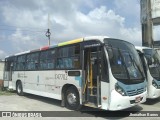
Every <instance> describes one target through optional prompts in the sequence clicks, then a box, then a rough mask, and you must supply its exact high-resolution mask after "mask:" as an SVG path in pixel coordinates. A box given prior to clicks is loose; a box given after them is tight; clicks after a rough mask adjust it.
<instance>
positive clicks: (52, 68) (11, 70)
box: [5, 36, 147, 110]
mask: <svg viewBox="0 0 160 120" xmlns="http://www.w3.org/2000/svg"><path fill="white" fill-rule="evenodd" d="M5 79H6V80H10V81H11V82H12V85H13V89H14V90H16V91H17V93H18V95H23V93H31V94H35V95H40V96H45V97H49V98H54V99H58V100H62V106H66V107H67V108H69V109H73V110H76V109H79V108H80V106H82V105H85V106H90V107H94V108H99V109H104V110H121V109H125V108H129V107H132V106H134V105H137V104H139V103H143V102H145V101H146V95H147V91H146V85H147V84H146V80H145V77H144V73H143V67H142V66H141V62H140V58H139V56H138V53H137V51H136V49H135V47H134V45H132V44H131V43H129V42H126V41H123V40H118V39H113V38H109V37H105V36H92V37H85V38H80V39H76V40H71V41H67V42H63V43H60V44H58V45H56V46H48V47H43V48H41V49H37V50H32V51H26V52H23V53H19V54H15V55H13V56H9V57H6V59H5Z"/></svg>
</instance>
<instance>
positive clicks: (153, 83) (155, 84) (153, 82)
mask: <svg viewBox="0 0 160 120" xmlns="http://www.w3.org/2000/svg"><path fill="white" fill-rule="evenodd" d="M152 85H153V86H154V87H155V88H156V89H158V85H157V83H156V82H155V81H154V80H152Z"/></svg>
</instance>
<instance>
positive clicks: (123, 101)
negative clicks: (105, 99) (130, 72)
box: [109, 90, 147, 111]
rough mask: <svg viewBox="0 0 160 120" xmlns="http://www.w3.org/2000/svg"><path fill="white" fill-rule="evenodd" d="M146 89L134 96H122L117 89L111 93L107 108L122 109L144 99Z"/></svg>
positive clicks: (142, 101)
mask: <svg viewBox="0 0 160 120" xmlns="http://www.w3.org/2000/svg"><path fill="white" fill-rule="evenodd" d="M146 96H147V91H145V92H143V93H141V94H139V95H135V96H122V95H120V94H119V93H118V92H117V91H115V90H113V91H112V93H111V99H110V106H109V110H113V111H114V110H123V109H126V108H130V107H133V106H135V105H137V104H139V103H144V102H145V101H146Z"/></svg>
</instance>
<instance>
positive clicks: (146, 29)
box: [141, 0, 154, 48]
mask: <svg viewBox="0 0 160 120" xmlns="http://www.w3.org/2000/svg"><path fill="white" fill-rule="evenodd" d="M142 1H143V0H141V2H142ZM141 4H142V3H141ZM143 4H145V3H143ZM142 7H143V6H142V5H141V10H142V9H143V8H142ZM141 14H146V20H144V21H142V23H141V24H142V46H147V47H151V48H152V47H153V44H154V42H153V22H152V8H151V0H146V13H141Z"/></svg>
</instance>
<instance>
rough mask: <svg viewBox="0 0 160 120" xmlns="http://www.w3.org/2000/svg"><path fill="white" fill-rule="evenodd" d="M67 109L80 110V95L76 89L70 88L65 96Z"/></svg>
mask: <svg viewBox="0 0 160 120" xmlns="http://www.w3.org/2000/svg"><path fill="white" fill-rule="evenodd" d="M65 103H66V107H67V108H68V109H71V110H79V109H80V100H79V93H78V91H77V89H76V88H75V87H73V86H72V87H69V88H68V89H67V91H66V94H65Z"/></svg>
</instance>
